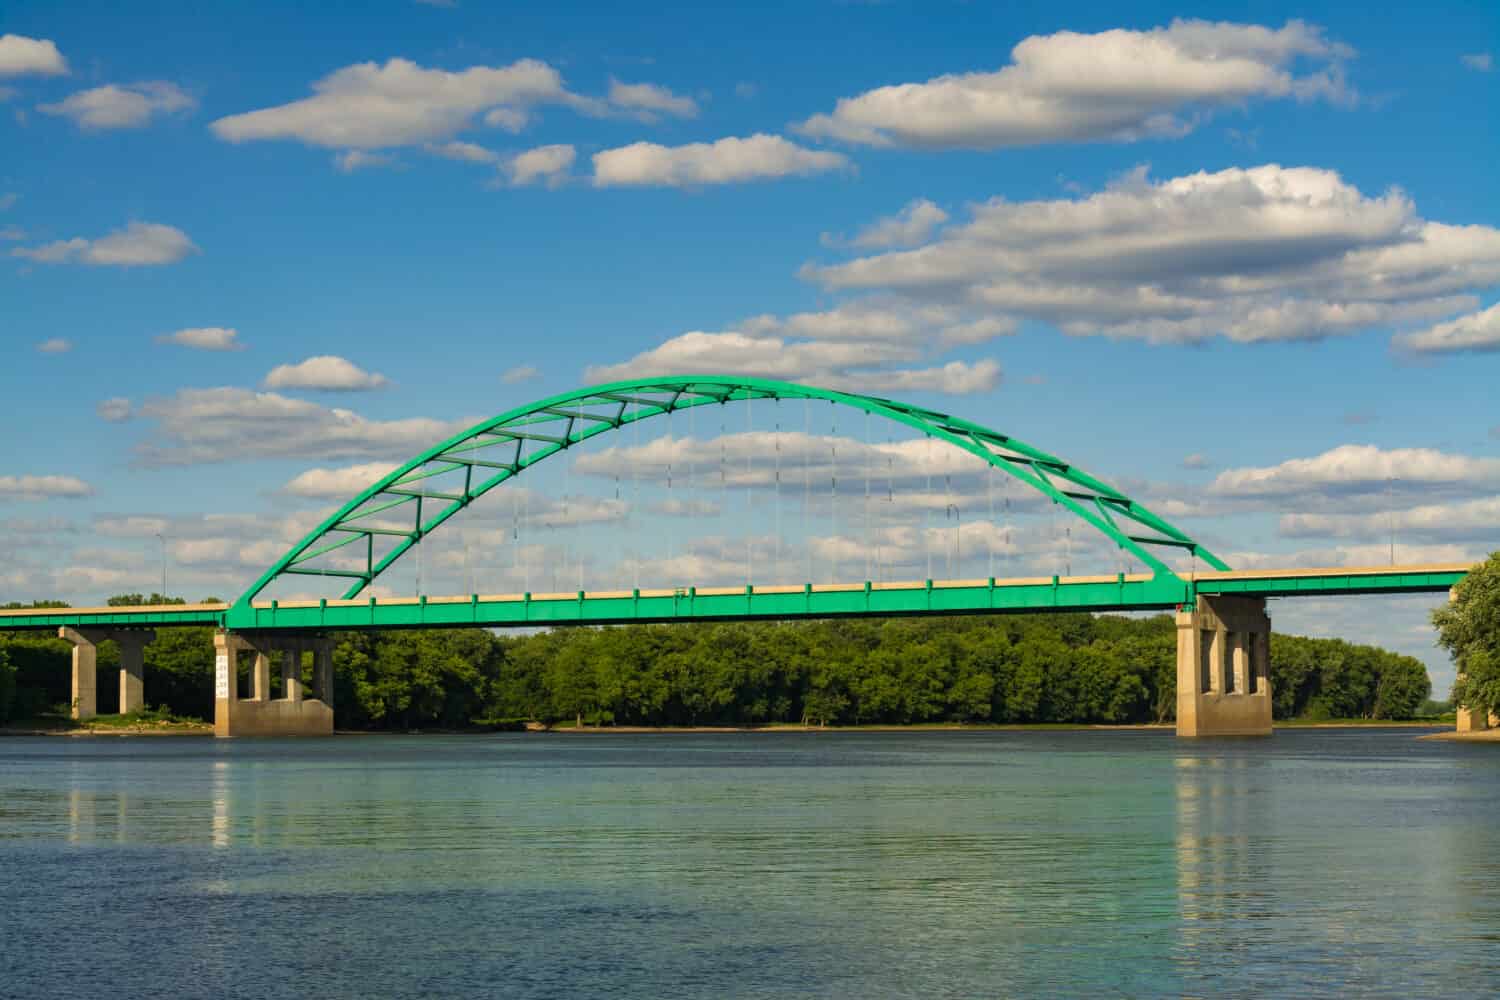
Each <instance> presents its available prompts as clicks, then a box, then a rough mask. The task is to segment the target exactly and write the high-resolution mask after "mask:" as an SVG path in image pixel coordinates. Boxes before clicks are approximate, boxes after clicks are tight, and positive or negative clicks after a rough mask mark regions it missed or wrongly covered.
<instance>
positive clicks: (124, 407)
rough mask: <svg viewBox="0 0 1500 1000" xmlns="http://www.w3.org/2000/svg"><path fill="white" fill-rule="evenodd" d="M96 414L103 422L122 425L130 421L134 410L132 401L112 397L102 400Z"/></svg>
mask: <svg viewBox="0 0 1500 1000" xmlns="http://www.w3.org/2000/svg"><path fill="white" fill-rule="evenodd" d="M94 412H95V413H97V414H98V415H99V419H101V420H104V421H107V422H109V423H111V424H120V423H124V422H125V421H127V420H129V419H130V416H131V412H132V408H131V405H130V400H128V399H126V398H125V397H124V396H111V397H110V398H109V399H104V400H100V402H99V405H98V406H96V407H94Z"/></svg>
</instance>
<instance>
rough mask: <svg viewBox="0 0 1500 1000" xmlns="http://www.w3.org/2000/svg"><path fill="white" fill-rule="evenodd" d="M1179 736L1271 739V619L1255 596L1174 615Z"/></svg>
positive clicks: (1208, 600) (1203, 600)
mask: <svg viewBox="0 0 1500 1000" xmlns="http://www.w3.org/2000/svg"><path fill="white" fill-rule="evenodd" d="M1177 735H1178V736H1270V735H1271V619H1270V617H1269V616H1268V615H1267V614H1266V602H1265V599H1264V598H1259V597H1228V596H1223V597H1205V596H1201V595H1200V596H1199V598H1198V603H1197V606H1196V607H1193V608H1187V609H1183V610H1179V611H1178V612H1177Z"/></svg>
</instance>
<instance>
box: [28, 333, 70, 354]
mask: <svg viewBox="0 0 1500 1000" xmlns="http://www.w3.org/2000/svg"><path fill="white" fill-rule="evenodd" d="M36 349H37V350H38V351H39V352H41V353H42V354H67V353H68V352H69V351H71V350H72V349H73V342H72V341H71V340H68V339H67V338H66V337H48V338H47V339H46V340H44V341H42V342H41V343H40V344H37V345H36Z"/></svg>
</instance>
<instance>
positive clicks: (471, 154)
mask: <svg viewBox="0 0 1500 1000" xmlns="http://www.w3.org/2000/svg"><path fill="white" fill-rule="evenodd" d="M423 148H425V149H426V150H427V152H429V153H431V154H432V155H433V156H441V157H443V158H444V159H448V160H461V161H463V162H465V163H498V162H500V154H499V153H497V152H495V151H494V150H492V149H486V148H484V147H483V146H480V145H478V144H477V143H472V142H459V141H457V140H454V141H452V142H437V143H428V144H427V145H426V146H425V147H423Z"/></svg>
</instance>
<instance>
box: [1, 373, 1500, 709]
mask: <svg viewBox="0 0 1500 1000" xmlns="http://www.w3.org/2000/svg"><path fill="white" fill-rule="evenodd" d="M756 400H771V401H775V402H777V403H779V402H781V401H784V400H801V401H803V402H804V404H810V403H811V402H813V401H818V402H826V403H829V404H831V405H832V406H834V407H845V408H849V409H852V410H855V411H859V412H862V413H864V414H865V415H866V417H865V419H866V428H867V432H868V426H869V424H868V421H869V419H870V418H871V417H876V418H880V419H882V420H885V421H889V422H891V423H894V424H897V425H902V426H904V427H905V428H907V429H908V430H909V431H915V432H916V433H917V434H919V435H921V436H922V437H923V438H925V439H926V441H928V442H929V443H930V442H939V443H941V444H943V445H946V446H948V447H950V448H953V449H957V450H958V451H960V452H962V453H966V454H967V455H969V456H973V457H974V458H978V459H979V460H981V461H982V462H983V463H984V465H985V466H987V467H988V471H990V472H991V473H993V472H1000V473H1003V474H1005V475H1006V476H1008V477H1009V478H1010V480H1012V481H1014V482H1018V483H1020V484H1023V485H1024V486H1025V487H1028V488H1029V489H1030V490H1031V491H1034V492H1035V493H1036V494H1039V495H1040V497H1041V498H1042V499H1043V500H1044V501H1049V502H1050V503H1051V504H1052V505H1053V506H1054V507H1056V508H1059V509H1062V510H1066V511H1067V512H1068V513H1070V514H1071V515H1073V516H1074V517H1076V518H1077V519H1079V520H1081V521H1083V522H1084V523H1086V524H1087V525H1089V526H1090V527H1091V528H1093V529H1094V530H1095V531H1097V532H1098V533H1099V534H1101V535H1102V536H1103V537H1104V538H1105V539H1106V540H1107V541H1108V542H1110V543H1113V544H1114V546H1116V548H1117V549H1118V550H1119V551H1120V552H1121V553H1124V554H1127V555H1128V556H1129V557H1131V558H1132V560H1133V561H1138V562H1140V563H1141V564H1142V565H1143V566H1144V568H1145V569H1146V570H1147V572H1128V573H1127V572H1119V573H1115V574H1112V575H1091V576H1073V575H1059V576H1051V577H1039V578H1038V577H1033V578H1019V579H1015V578H1010V579H1008V578H996V577H994V576H989V577H987V578H984V579H952V580H942V579H938V580H934V579H930V578H929V579H924V580H920V581H904V582H903V581H872V580H868V579H867V580H863V581H860V582H851V583H833V584H830V583H821V584H814V583H811V582H808V583H803V584H801V585H799V586H786V585H755V584H753V583H748V582H747V583H745V584H744V585H742V586H735V587H723V586H696V585H690V586H680V587H670V588H666V589H661V588H656V589H652V588H646V589H642V588H640V587H632V588H631V589H628V590H619V589H613V590H587V589H583V588H580V589H578V590H574V591H567V592H530V591H524V592H520V593H508V594H497V595H482V594H478V593H472V594H468V595H465V596H457V597H436V596H417V597H410V598H402V597H389V596H387V597H379V596H374V595H367V594H366V593H365V592H366V591H368V590H369V589H370V588H371V586H372V585H373V584H374V583H375V581H376V580H377V579H379V578H380V577H381V576H382V575H383V574H385V573H387V572H388V571H389V570H390V569H391V567H392V566H394V565H395V564H396V563H398V562H399V561H400V560H401V559H402V558H403V557H404V556H406V555H407V554H408V553H410V552H412V551H420V549H419V547H420V545H421V544H422V543H423V542H424V541H425V540H426V539H428V538H429V537H430V536H431V535H432V534H433V533H434V532H436V531H438V529H440V528H441V527H442V526H443V525H444V524H445V523H446V522H448V521H449V520H450V519H452V518H453V517H454V516H455V515H457V514H459V513H461V512H463V511H464V510H466V509H467V508H469V507H470V505H472V504H473V503H474V502H475V501H477V500H479V499H480V498H481V497H483V496H485V495H486V494H488V493H490V492H491V491H493V490H495V489H496V488H497V487H500V486H502V485H504V484H506V483H508V482H511V481H514V480H517V479H519V478H520V477H522V476H524V475H525V474H526V473H527V472H528V471H529V470H531V469H532V468H533V467H535V466H537V465H538V464H539V463H542V462H545V461H547V460H548V459H552V458H554V457H555V456H558V455H561V454H564V453H566V452H568V451H569V449H572V448H574V447H576V446H578V445H580V444H583V443H584V442H586V441H589V440H590V439H593V438H595V437H597V436H600V435H607V434H611V433H618V432H620V431H622V430H623V429H625V428H631V427H633V426H634V425H637V424H638V423H639V422H641V421H645V420H648V419H652V418H661V417H666V418H668V419H670V418H671V416H672V414H674V413H677V412H681V411H688V412H690V413H691V411H693V410H695V409H696V408H700V407H705V406H713V405H718V406H723V405H725V404H728V403H731V402H744V403H746V404H747V405H748V404H750V403H752V402H753V401H756ZM780 427H781V425H780V424H779V423H778V424H777V428H778V431H777V433H778V435H780V434H781V430H780ZM779 442H780V438H779V437H777V438H776V439H775V445H774V447H775V449H776V461H777V467H776V483H777V484H778V486H779V485H780V484H781V481H782V480H781V467H780V443H779ZM834 476H835V480H834V483H835V486H834V488H835V490H836V488H837V485H836V484H837V465H835V473H834ZM721 477H722V466H721ZM929 479H930V473H929ZM865 501H866V508H867V510H868V503H869V479H868V473H867V478H866V488H865ZM950 506H951V505H950ZM408 514H409V515H410V520H405V518H406V516H407V515H408ZM397 517H399V518H402V520H400V521H396V520H393V518H397ZM1170 553H1177V554H1178V555H1179V556H1180V555H1186V556H1187V557H1189V559H1190V560H1191V568H1188V569H1184V568H1183V567H1182V566H1181V565H1180V564H1179V565H1178V566H1176V567H1174V566H1173V565H1171V564H1169V562H1168V561H1167V559H1168V558H1169V554H1170ZM747 558H748V554H747ZM1200 561H1201V562H1202V563H1203V564H1204V566H1205V568H1202V569H1200V568H1199V567H1198V563H1199V562H1200ZM867 565H868V564H867ZM1467 570H1468V567H1467V566H1464V565H1423V566H1395V565H1392V566H1382V567H1366V568H1329V569H1284V570H1253V571H1234V570H1231V569H1230V567H1229V566H1228V565H1227V564H1226V563H1225V562H1224V561H1223V560H1221V559H1219V558H1218V557H1217V556H1215V555H1214V554H1213V553H1212V552H1211V551H1209V550H1208V549H1207V548H1206V547H1205V546H1203V545H1202V544H1201V543H1199V542H1197V541H1196V540H1194V539H1193V538H1191V537H1190V536H1189V535H1188V534H1186V533H1185V532H1183V531H1182V530H1180V529H1179V528H1177V527H1176V526H1174V525H1172V524H1171V523H1170V522H1168V521H1167V520H1165V519H1164V518H1162V517H1160V516H1158V515H1157V514H1155V513H1153V512H1152V511H1151V510H1149V509H1148V508H1147V507H1146V506H1145V505H1144V504H1142V503H1140V502H1139V501H1136V500H1134V499H1132V498H1130V497H1128V496H1126V495H1125V494H1124V493H1122V492H1120V491H1118V490H1116V489H1114V488H1113V487H1111V486H1109V485H1108V484H1107V483H1105V482H1104V481H1103V480H1101V479H1098V478H1096V477H1094V476H1093V475H1091V474H1089V473H1087V472H1085V471H1084V470H1082V469H1080V468H1078V467H1077V466H1076V465H1073V464H1071V463H1068V462H1066V461H1064V460H1062V459H1060V458H1058V457H1057V456H1055V455H1051V454H1049V453H1047V452H1045V451H1043V450H1041V449H1039V448H1037V447H1035V446H1033V445H1030V444H1028V443H1026V442H1024V441H1022V440H1020V439H1018V438H1015V437H1013V436H1010V435H1008V434H1002V433H1000V432H998V431H995V430H992V429H990V428H987V427H984V426H982V425H980V424H977V423H974V422H972V421H968V420H965V419H963V418H960V417H957V416H954V415H951V414H946V413H940V412H938V411H934V410H930V409H926V408H923V407H917V406H913V405H910V404H906V403H900V402H897V401H894V400H889V399H882V398H879V397H874V396H864V395H857V394H853V393H845V392H839V391H836V390H829V389H820V388H816V387H813V386H806V385H798V384H794V383H788V382H777V381H771V380H765V379H751V378H742V377H735V376H702V375H699V376H684V377H674V378H660V379H640V380H631V381H625V382H615V383H610V384H605V385H598V386H592V387H588V388H584V389H580V390H577V391H574V392H570V393H564V394H561V395H557V396H553V397H550V398H547V399H543V400H540V401H538V402H535V403H531V404H528V405H526V406H523V407H519V408H517V409H514V410H510V411H508V412H506V413H502V414H500V415H499V416H497V417H494V418H492V419H490V420H486V421H483V422H481V423H479V424H476V425H475V426H473V427H471V428H469V429H468V430H466V431H464V432H463V433H461V434H459V435H456V436H455V437H453V438H451V439H449V440H447V441H444V442H441V443H439V444H437V445H435V446H434V447H432V448H430V449H428V450H427V451H425V452H423V453H421V454H419V455H417V456H416V457H415V458H413V459H411V460H410V461H409V462H407V463H405V464H403V465H402V466H400V467H399V468H397V469H395V470H393V471H392V472H390V473H389V474H388V475H386V476H384V477H382V478H381V479H379V480H378V481H377V482H375V483H373V484H371V485H370V486H369V487H368V488H366V489H365V490H363V491H361V492H360V493H359V494H358V495H357V496H355V497H354V498H352V499H351V500H350V501H349V502H348V503H346V504H344V505H343V506H342V507H340V508H339V509H338V510H337V511H335V512H334V513H333V514H331V515H329V517H328V518H327V519H326V520H325V521H324V522H323V523H322V524H320V525H319V526H318V527H317V528H315V529H313V530H312V531H311V532H309V533H308V534H307V536H305V537H304V538H302V539H301V540H300V541H299V542H297V543H296V544H295V545H293V546H292V547H291V548H290V549H288V551H287V552H286V553H285V554H284V555H283V556H282V557H281V558H280V559H278V560H277V561H276V562H275V563H274V564H272V565H271V566H270V567H269V568H268V569H267V570H266V571H265V573H264V574H262V576H261V577H260V578H259V579H258V580H256V581H255V583H253V584H251V586H250V587H249V588H248V589H247V590H246V591H245V592H244V593H243V594H242V595H240V597H239V598H238V599H237V600H235V601H234V602H233V603H232V604H202V605H166V606H154V607H106V608H57V609H27V610H19V611H0V629H47V630H57V633H58V634H59V635H61V636H62V637H63V638H65V639H67V640H69V641H70V642H71V643H72V644H73V703H74V712H75V715H77V716H78V717H88V716H91V715H92V714H94V706H95V703H96V699H95V694H96V692H95V689H94V685H95V683H96V681H95V656H96V649H97V645H98V644H99V643H100V642H104V641H109V640H114V641H116V642H118V643H119V645H120V653H121V675H120V705H121V710H122V711H129V710H131V709H133V708H139V707H142V706H143V705H144V672H143V667H142V652H141V650H142V646H143V645H144V644H145V643H147V642H150V641H151V640H152V639H153V638H154V630H155V629H158V628H174V627H186V626H200V627H201V626H210V627H213V628H214V629H215V630H216V631H215V645H216V664H215V665H216V691H215V695H216V698H215V731H216V733H217V734H218V735H221V736H236V735H257V734H260V735H282V734H319V733H329V732H331V731H332V724H333V710H332V703H333V685H332V677H333V669H334V665H333V663H332V648H333V643H332V638H331V637H332V635H333V634H334V633H336V632H338V631H339V630H348V629H397V628H444V627H486V628H506V627H538V626H563V625H622V624H630V623H646V622H686V621H727V620H755V619H797V618H837V617H846V616H920V615H958V614H998V613H1024V612H1038V611H1097V612H1102V611H1150V610H1174V611H1175V612H1176V616H1177V617H1176V620H1177V627H1178V680H1177V689H1178V690H1177V695H1178V711H1177V729H1178V733H1179V734H1180V735H1183V736H1212V735H1269V733H1270V732H1271V698H1270V668H1269V636H1270V619H1269V617H1268V616H1267V615H1266V611H1265V607H1266V603H1265V602H1266V599H1267V598H1273V597H1325V596H1335V595H1358V594H1410V593H1442V592H1448V591H1450V590H1451V588H1452V587H1453V586H1454V585H1455V584H1456V583H1457V582H1458V581H1459V580H1461V579H1462V578H1463V576H1464V574H1465V573H1466V572H1467ZM748 572H749V567H748V566H747V575H748ZM809 575H810V574H809ZM309 580H316V581H317V582H320V583H326V582H328V581H330V580H332V581H344V582H345V583H344V589H343V592H342V594H341V595H339V596H334V597H331V598H330V597H321V598H318V599H316V600H307V599H297V598H296V596H295V595H294V597H293V599H279V598H278V599H265V598H264V597H263V596H262V595H263V594H264V593H265V592H266V591H267V590H268V588H273V587H274V586H276V585H278V584H286V583H288V582H289V581H302V582H306V581H309ZM240 653H251V654H253V655H254V657H255V665H254V668H253V669H252V670H251V672H250V691H249V692H248V696H242V692H241V691H240V690H239V687H240V684H239V681H238V670H237V657H238V655H239V654H240ZM304 653H311V654H312V655H313V658H314V670H313V677H314V682H315V688H316V690H315V691H314V692H313V693H314V694H315V695H316V697H307V696H306V692H304V691H303V690H302V680H301V677H302V673H301V662H302V661H301V658H302V655H303V654H304ZM273 656H279V657H280V659H281V670H282V680H283V692H284V697H282V698H277V699H272V698H271V697H270V691H271V687H270V660H271V658H272V657H273ZM1486 721H1487V720H1482V719H1476V718H1474V717H1472V716H1471V715H1470V714H1469V713H1466V712H1465V713H1461V714H1460V728H1484V725H1485V723H1486Z"/></svg>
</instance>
